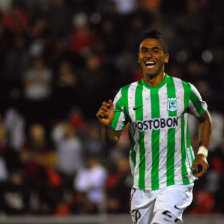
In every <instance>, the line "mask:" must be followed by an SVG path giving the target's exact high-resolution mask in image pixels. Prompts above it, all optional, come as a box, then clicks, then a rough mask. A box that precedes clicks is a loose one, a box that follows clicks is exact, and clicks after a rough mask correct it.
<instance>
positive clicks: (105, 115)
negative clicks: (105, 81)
mask: <svg viewBox="0 0 224 224" xmlns="http://www.w3.org/2000/svg"><path fill="white" fill-rule="evenodd" d="M96 116H97V118H98V120H99V121H100V122H101V124H103V125H104V126H105V127H109V126H110V125H111V122H112V120H113V118H114V107H113V102H112V100H109V101H108V102H106V101H104V102H103V103H102V106H101V107H100V109H99V111H98V113H97V114H96Z"/></svg>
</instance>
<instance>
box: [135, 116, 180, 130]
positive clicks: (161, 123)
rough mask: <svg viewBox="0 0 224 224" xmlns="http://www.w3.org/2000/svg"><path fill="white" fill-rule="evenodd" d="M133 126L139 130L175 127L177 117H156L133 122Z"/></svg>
mask: <svg viewBox="0 0 224 224" xmlns="http://www.w3.org/2000/svg"><path fill="white" fill-rule="evenodd" d="M134 125H135V128H137V129H138V130H139V131H146V130H152V129H163V128H175V127H177V126H178V117H169V118H156V119H151V120H145V121H136V122H134Z"/></svg>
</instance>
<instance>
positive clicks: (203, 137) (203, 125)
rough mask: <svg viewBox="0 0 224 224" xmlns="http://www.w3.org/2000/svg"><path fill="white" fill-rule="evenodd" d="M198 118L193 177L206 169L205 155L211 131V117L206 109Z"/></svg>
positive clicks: (202, 173) (206, 154)
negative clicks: (197, 146)
mask: <svg viewBox="0 0 224 224" xmlns="http://www.w3.org/2000/svg"><path fill="white" fill-rule="evenodd" d="M198 119H199V122H200V123H199V127H198V131H199V136H198V137H199V149H198V152H197V155H196V157H195V160H194V163H193V166H192V170H193V174H194V176H195V177H201V176H203V175H204V174H205V173H206V171H207V169H208V162H207V156H208V147H209V143H210V137H211V132H212V119H211V116H210V113H209V112H208V110H206V111H205V112H204V113H203V114H202V115H201V116H200V117H199V118H198ZM198 168H199V169H198Z"/></svg>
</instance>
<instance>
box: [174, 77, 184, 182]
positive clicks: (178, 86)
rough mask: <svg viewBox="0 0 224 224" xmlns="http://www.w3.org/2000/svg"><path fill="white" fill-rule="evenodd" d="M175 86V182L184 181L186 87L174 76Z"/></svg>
mask: <svg viewBox="0 0 224 224" xmlns="http://www.w3.org/2000/svg"><path fill="white" fill-rule="evenodd" d="M173 80H174V86H175V90H176V99H177V105H178V110H177V116H178V127H177V128H176V130H175V131H176V133H175V155H174V159H175V162H174V163H175V165H174V177H175V183H180V182H182V173H181V169H180V167H181V165H182V164H181V159H182V156H181V116H182V113H183V111H184V88H183V84H182V81H181V80H180V79H177V78H174V79H173Z"/></svg>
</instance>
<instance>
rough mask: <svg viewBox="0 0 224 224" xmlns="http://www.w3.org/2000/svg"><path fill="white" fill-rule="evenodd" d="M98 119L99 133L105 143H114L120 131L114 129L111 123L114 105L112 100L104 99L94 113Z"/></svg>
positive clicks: (118, 137) (110, 144)
mask: <svg viewBox="0 0 224 224" xmlns="http://www.w3.org/2000/svg"><path fill="white" fill-rule="evenodd" d="M96 116H97V118H98V120H99V121H100V123H101V124H102V130H101V135H102V138H103V141H104V143H105V144H107V145H109V146H112V145H116V144H117V143H118V141H119V139H120V136H121V134H122V131H114V130H113V129H112V127H111V123H112V121H113V118H114V107H113V102H112V100H109V101H108V102H106V101H104V102H103V103H102V106H101V107H100V109H99V111H98V113H97V114H96Z"/></svg>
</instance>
